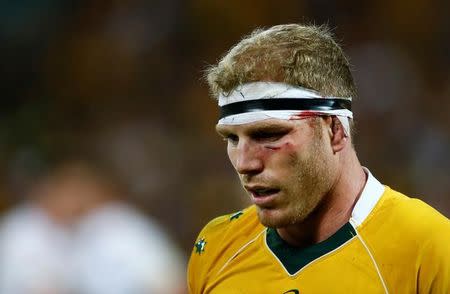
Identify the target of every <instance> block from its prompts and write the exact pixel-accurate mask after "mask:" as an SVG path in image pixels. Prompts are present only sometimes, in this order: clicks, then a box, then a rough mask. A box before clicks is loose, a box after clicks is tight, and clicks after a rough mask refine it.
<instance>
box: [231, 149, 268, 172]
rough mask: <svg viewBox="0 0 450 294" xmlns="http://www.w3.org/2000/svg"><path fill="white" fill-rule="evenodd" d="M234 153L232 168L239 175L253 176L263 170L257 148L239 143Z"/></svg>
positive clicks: (262, 163)
mask: <svg viewBox="0 0 450 294" xmlns="http://www.w3.org/2000/svg"><path fill="white" fill-rule="evenodd" d="M235 153H236V154H235V160H234V168H235V169H236V171H237V172H238V173H239V174H240V175H255V174H258V173H260V172H262V170H263V169H264V162H263V159H262V157H261V154H260V152H259V148H258V146H253V145H251V144H250V143H248V142H242V141H241V142H239V145H238V148H236V150H235Z"/></svg>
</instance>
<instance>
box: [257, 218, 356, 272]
mask: <svg viewBox="0 0 450 294" xmlns="http://www.w3.org/2000/svg"><path fill="white" fill-rule="evenodd" d="M354 236H356V231H355V229H354V228H353V227H352V225H351V224H350V223H346V224H345V225H343V226H342V227H341V228H340V229H339V230H338V231H337V232H336V233H334V234H333V235H331V236H330V237H329V238H328V239H326V240H324V241H322V242H320V243H317V244H313V245H311V246H308V247H305V248H298V247H294V246H291V245H289V244H288V243H286V241H284V240H283V239H281V237H280V235H278V233H277V230H276V229H273V228H268V229H267V234H266V242H267V245H268V247H269V249H270V250H271V251H272V253H273V254H274V255H275V256H276V257H277V258H278V259H279V260H280V262H281V263H282V264H283V266H284V268H285V269H286V270H287V272H288V273H289V274H290V275H294V274H296V273H297V272H298V271H299V270H301V269H302V268H303V267H305V266H306V265H308V264H309V263H310V262H312V261H314V260H315V259H317V258H319V257H321V256H324V255H325V254H327V253H329V252H331V251H333V250H335V249H337V248H338V247H339V246H341V245H342V244H344V243H345V242H347V241H348V240H350V239H352V238H353V237H354Z"/></svg>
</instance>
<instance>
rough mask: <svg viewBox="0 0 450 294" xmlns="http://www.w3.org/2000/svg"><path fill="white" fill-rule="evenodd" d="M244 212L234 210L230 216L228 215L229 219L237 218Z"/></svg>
mask: <svg viewBox="0 0 450 294" xmlns="http://www.w3.org/2000/svg"><path fill="white" fill-rule="evenodd" d="M243 214H244V213H243V212H242V210H241V211H238V212H236V213H233V214H232V215H231V216H230V221H232V220H234V219H238V218H239V217H240V216H241V215H243Z"/></svg>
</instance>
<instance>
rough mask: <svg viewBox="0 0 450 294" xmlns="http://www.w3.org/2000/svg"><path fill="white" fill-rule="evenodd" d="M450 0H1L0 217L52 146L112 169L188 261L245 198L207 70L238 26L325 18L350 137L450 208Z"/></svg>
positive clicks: (52, 153) (400, 182)
mask: <svg viewBox="0 0 450 294" xmlns="http://www.w3.org/2000/svg"><path fill="white" fill-rule="evenodd" d="M449 12H450V2H448V1H445V0H441V1H438V0H434V1H430V0H409V1H406V0H395V1H391V0H377V1H325V0H303V1H288V0H286V1H256V0H249V1H236V0H230V1H211V0H191V1H182V0H161V1H156V0H152V1H143V0H142V1H139V0H133V1H104V0H103V1H102V0H90V1H73V0H72V1H57V0H43V1H31V0H17V1H9V2H7V1H2V2H1V3H0V44H1V45H0V58H1V66H0V76H1V82H0V84H1V100H0V101H1V107H0V117H1V123H0V203H1V204H0V205H1V209H0V214H2V213H5V212H6V211H8V210H9V209H10V208H11V207H13V206H14V205H15V204H17V203H18V202H20V201H22V200H23V194H24V191H25V190H26V189H27V187H28V185H29V184H30V183H32V181H33V179H34V178H36V177H38V176H39V174H40V173H42V172H43V171H44V170H45V167H46V166H51V163H52V161H53V160H55V158H56V157H64V156H66V155H67V154H77V156H80V157H84V156H86V158H96V160H99V161H102V163H104V164H106V165H107V166H108V167H109V168H110V170H111V171H113V172H114V173H115V174H116V175H118V176H119V177H120V179H121V181H122V182H123V183H124V184H125V185H126V187H127V190H128V193H127V195H126V196H127V197H128V201H130V203H133V204H135V205H137V206H138V207H139V208H140V209H141V210H142V211H144V212H145V213H146V214H147V215H148V216H151V217H153V218H154V219H156V220H158V221H159V223H160V224H162V226H163V227H164V228H165V229H166V230H167V231H168V232H169V233H170V235H171V236H172V238H173V239H174V240H176V242H177V244H178V246H179V247H180V248H182V250H183V252H184V253H185V255H186V256H188V254H189V253H190V250H191V248H192V244H193V242H194V239H195V237H196V234H197V233H198V231H199V229H200V228H201V227H202V226H203V225H204V224H205V223H206V222H207V221H208V220H209V219H211V218H212V217H214V216H217V215H220V214H225V213H229V212H233V211H236V210H239V209H240V208H242V207H243V206H245V205H247V200H246V196H245V195H244V193H243V191H241V189H240V187H239V183H238V179H237V177H236V176H235V175H234V172H233V170H232V168H231V165H230V164H229V163H228V160H227V158H226V155H225V145H224V143H223V142H222V141H221V140H220V139H219V138H218V136H216V134H215V131H214V125H215V122H216V120H217V108H216V104H215V102H214V101H213V100H212V99H211V98H210V97H209V96H208V89H207V86H206V84H205V83H204V82H203V80H202V71H203V70H204V69H205V67H206V66H207V65H208V64H212V63H214V62H216V61H217V59H218V58H219V57H220V56H221V55H222V54H223V53H224V52H225V51H226V50H227V49H228V48H229V47H231V46H232V45H233V44H234V43H235V42H237V41H238V40H239V39H240V38H241V37H242V35H245V34H247V33H249V32H250V31H251V30H253V29H254V28H256V27H267V26H271V25H274V24H279V23H290V22H314V23H316V24H321V23H328V25H329V26H330V27H331V28H333V30H334V32H335V34H336V35H337V38H338V40H340V42H341V44H342V45H343V47H344V49H345V51H346V53H347V55H348V56H349V57H350V61H351V64H352V68H353V71H354V77H355V80H356V83H357V86H358V89H359V97H357V98H356V99H355V103H354V110H355V111H354V112H355V114H356V115H355V116H356V126H357V134H356V148H357V151H358V154H359V156H360V158H361V161H362V163H363V164H364V165H365V166H368V167H369V168H370V169H371V171H372V172H373V173H374V174H375V175H376V176H377V177H378V178H379V179H380V180H381V181H382V182H383V183H385V184H388V185H390V186H391V187H393V188H395V189H397V190H400V191H402V192H404V193H407V194H409V195H411V196H416V197H419V198H421V199H423V200H425V201H427V202H428V203H430V204H431V205H433V206H434V207H436V208H437V209H439V210H440V211H441V212H442V213H444V214H445V215H447V216H450V200H449V199H450V198H449V195H450V177H449V170H450V152H449V150H450V118H449V113H450V15H449V14H450V13H449Z"/></svg>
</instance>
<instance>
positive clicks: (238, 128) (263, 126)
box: [216, 119, 299, 134]
mask: <svg viewBox="0 0 450 294" xmlns="http://www.w3.org/2000/svg"><path fill="white" fill-rule="evenodd" d="M296 127H299V124H298V122H297V121H291V120H283V119H267V120H262V121H257V122H252V123H246V124H239V125H225V124H221V125H216V130H217V132H218V133H219V134H228V133H242V134H246V133H252V132H255V131H276V130H286V129H292V128H296Z"/></svg>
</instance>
